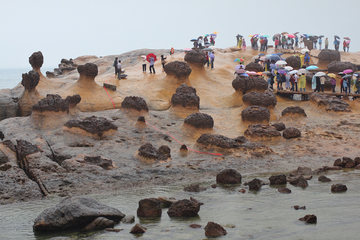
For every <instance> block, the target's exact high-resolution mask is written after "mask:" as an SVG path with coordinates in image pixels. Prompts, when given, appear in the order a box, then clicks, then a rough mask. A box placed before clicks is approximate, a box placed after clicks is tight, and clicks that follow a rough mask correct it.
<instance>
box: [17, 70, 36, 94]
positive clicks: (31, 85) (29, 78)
mask: <svg viewBox="0 0 360 240" xmlns="http://www.w3.org/2000/svg"><path fill="white" fill-rule="evenodd" d="M39 81H40V75H39V73H37V72H35V71H30V72H29V73H23V74H22V81H21V85H23V86H24V87H25V89H26V90H28V91H33V90H34V89H35V87H36V86H37V85H38V83H39Z"/></svg>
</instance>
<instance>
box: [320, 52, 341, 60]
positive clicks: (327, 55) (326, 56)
mask: <svg viewBox="0 0 360 240" xmlns="http://www.w3.org/2000/svg"><path fill="white" fill-rule="evenodd" d="M318 58H319V62H321V63H331V62H332V61H340V60H341V55H340V52H339V51H336V50H331V49H323V50H321V52H320V53H319V55H318Z"/></svg>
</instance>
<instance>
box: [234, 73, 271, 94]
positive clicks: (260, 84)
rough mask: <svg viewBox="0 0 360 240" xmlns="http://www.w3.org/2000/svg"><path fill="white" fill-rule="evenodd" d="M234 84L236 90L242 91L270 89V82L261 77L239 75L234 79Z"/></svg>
mask: <svg viewBox="0 0 360 240" xmlns="http://www.w3.org/2000/svg"><path fill="white" fill-rule="evenodd" d="M232 86H233V88H234V89H235V91H237V92H240V93H243V94H245V93H247V92H250V91H254V90H256V91H259V92H264V91H266V90H267V89H268V84H267V82H266V81H264V79H262V78H260V77H252V78H250V77H246V76H237V77H236V78H235V79H234V80H233V81H232Z"/></svg>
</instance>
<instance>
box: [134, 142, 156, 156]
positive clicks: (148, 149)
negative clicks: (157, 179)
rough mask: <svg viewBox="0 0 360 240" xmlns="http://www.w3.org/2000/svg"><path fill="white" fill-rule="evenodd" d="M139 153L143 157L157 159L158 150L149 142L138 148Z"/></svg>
mask: <svg viewBox="0 0 360 240" xmlns="http://www.w3.org/2000/svg"><path fill="white" fill-rule="evenodd" d="M138 151H139V155H140V156H142V157H145V158H150V159H158V158H159V156H158V151H157V149H156V148H155V147H154V146H153V145H152V144H151V143H145V144H144V145H142V146H141V147H140V148H139V150H138Z"/></svg>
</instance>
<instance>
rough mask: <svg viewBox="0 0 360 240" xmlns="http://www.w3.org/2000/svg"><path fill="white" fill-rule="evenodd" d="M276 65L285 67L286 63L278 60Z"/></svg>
mask: <svg viewBox="0 0 360 240" xmlns="http://www.w3.org/2000/svg"><path fill="white" fill-rule="evenodd" d="M275 64H276V65H286V64H287V62H285V61H284V60H279V61H277V62H276V63H275Z"/></svg>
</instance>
